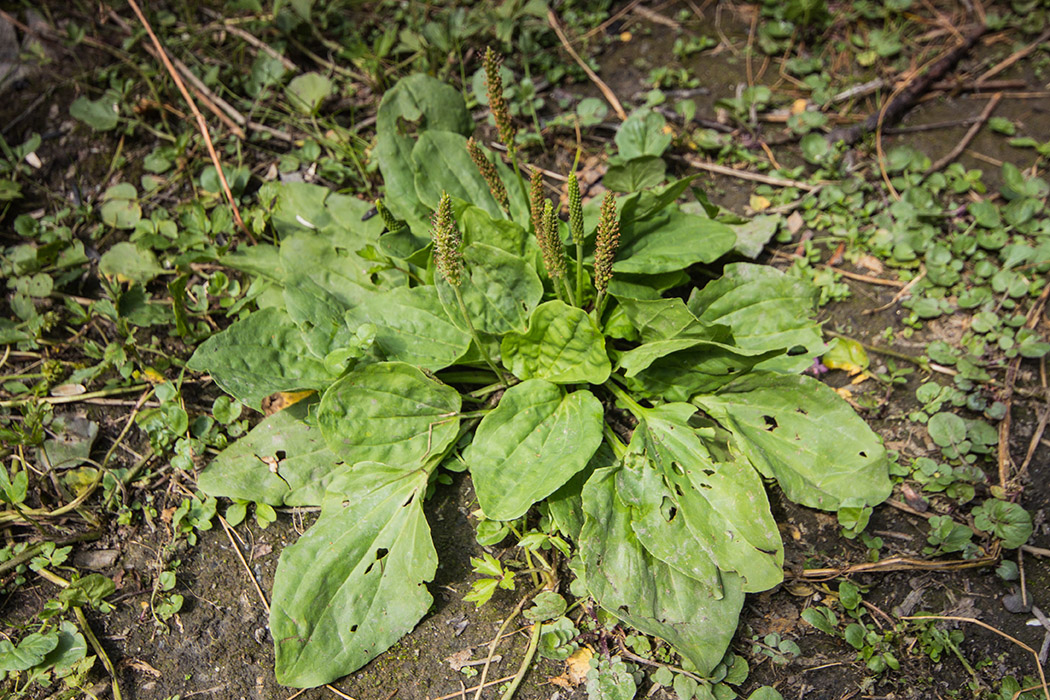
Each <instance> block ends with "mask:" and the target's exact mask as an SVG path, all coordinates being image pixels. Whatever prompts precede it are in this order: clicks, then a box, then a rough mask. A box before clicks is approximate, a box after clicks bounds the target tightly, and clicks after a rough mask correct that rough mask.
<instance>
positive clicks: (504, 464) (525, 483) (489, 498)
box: [463, 379, 602, 520]
mask: <svg viewBox="0 0 1050 700" xmlns="http://www.w3.org/2000/svg"><path fill="white" fill-rule="evenodd" d="M601 440H602V405H601V402H599V401H598V399H596V398H595V397H594V395H593V394H591V392H589V391H577V392H574V393H572V394H566V393H565V392H564V391H563V390H562V389H561V387H558V386H556V385H554V384H551V383H550V382H546V381H544V380H542V379H529V380H527V381H524V382H522V383H521V384H518V385H516V386H513V387H511V388H510V389H508V390H507V392H506V393H505V394H504V395H503V398H502V399H500V402H499V406H497V407H496V408H495V409H493V411H492V412H491V413H489V414H488V415H487V416H485V417H484V418H483V419H482V420H481V423H480V424H479V425H478V429H477V432H476V433H475V435H474V442H473V443H471V445H470V447H469V448H467V450H466V451H465V452H464V455H463V458H464V460H465V461H466V463H467V464H468V465H470V473H471V475H472V477H473V479H474V488H475V489H476V490H477V494H478V502H479V503H480V504H481V509H482V510H483V511H484V513H485V516H486V517H487V518H491V519H493V520H513V519H514V518H518V517H521V516H522V515H524V514H525V511H527V510H528V509H529V507H530V506H531V505H532V504H533V503H535V502H536V501H539V500H540V499H543V498H546V497H547V496H549V495H550V494H552V493H553V492H554V491H555V490H556V489H557V488H558V487H559V486H561V485H562V484H564V483H565V482H566V481H568V480H569V478H570V477H572V475H573V474H575V473H576V472H578V471H580V470H581V469H583V468H584V467H585V466H587V462H588V460H590V458H591V455H592V454H594V451H595V450H596V449H598V445H599V444H600V443H601Z"/></svg>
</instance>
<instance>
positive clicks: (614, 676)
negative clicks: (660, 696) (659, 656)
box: [587, 656, 638, 700]
mask: <svg viewBox="0 0 1050 700" xmlns="http://www.w3.org/2000/svg"><path fill="white" fill-rule="evenodd" d="M591 664H592V666H591V670H589V671H587V700H633V698H634V695H635V693H636V692H637V690H638V687H637V685H636V684H635V682H634V676H633V675H631V672H630V671H628V670H627V664H625V663H624V662H623V661H622V660H621V659H620V657H619V656H613V657H612V658H610V659H605V658H603V657H598V660H597V661H592V662H591Z"/></svg>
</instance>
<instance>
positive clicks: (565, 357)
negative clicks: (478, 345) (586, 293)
mask: <svg viewBox="0 0 1050 700" xmlns="http://www.w3.org/2000/svg"><path fill="white" fill-rule="evenodd" d="M500 352H501V353H502V356H503V364H504V366H506V367H507V369H509V370H510V371H511V372H513V373H514V376H516V377H517V378H518V379H546V380H547V381H549V382H553V383H555V384H579V383H582V382H588V383H590V384H601V383H602V382H604V381H605V380H606V379H608V378H609V372H610V371H611V369H612V366H611V364H610V362H609V356H608V354H606V352H605V338H604V336H603V335H602V332H601V331H600V330H598V327H597V326H596V325H595V324H594V321H593V320H592V319H591V317H590V315H588V314H587V312H586V311H584V310H583V309H578V308H576V307H574V306H569V305H568V304H566V303H564V302H561V301H557V300H555V301H548V302H546V303H544V304H540V305H539V306H537V307H536V310H535V311H533V312H532V318H531V319H530V320H529V328H528V330H527V331H526V332H525V333H514V332H511V333H507V334H506V335H505V336H504V337H503V341H502V343H501V344H500Z"/></svg>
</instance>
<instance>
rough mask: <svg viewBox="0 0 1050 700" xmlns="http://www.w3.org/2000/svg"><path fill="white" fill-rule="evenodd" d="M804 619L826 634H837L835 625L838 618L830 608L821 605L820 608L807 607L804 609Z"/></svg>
mask: <svg viewBox="0 0 1050 700" xmlns="http://www.w3.org/2000/svg"><path fill="white" fill-rule="evenodd" d="M802 619H803V620H805V621H806V622H808V623H809V624H811V625H813V626H814V627H816V628H817V629H818V630H820V631H821V632H823V633H824V634H830V635H831V636H833V637H834V636H835V626H836V625H837V624H838V619H837V618H836V617H835V613H833V612H832V611H831V610H830V609H829V608H826V607H824V606H820V607H818V608H806V609H805V610H803V611H802Z"/></svg>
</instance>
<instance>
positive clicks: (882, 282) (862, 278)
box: [772, 250, 907, 288]
mask: <svg viewBox="0 0 1050 700" xmlns="http://www.w3.org/2000/svg"><path fill="white" fill-rule="evenodd" d="M772 253H773V256H774V257H778V258H787V259H789V260H797V259H800V258H804V257H805V256H804V255H796V254H794V253H785V252H783V251H780V250H774V251H772ZM819 267H821V268H823V269H826V270H831V271H833V272H837V273H838V274H840V275H842V276H843V277H848V278H849V279H851V280H857V281H858V282H867V283H868V284H875V285H878V286H880V287H898V288H899V287H906V286H907V284H906V283H904V282H901V281H900V280H886V279H882V278H881V277H872V276H871V275H862V274H860V273H859V272H850V271H849V270H843V269H842V268H841V267H835V266H834V265H828V264H827V263H821V264H820V265H819Z"/></svg>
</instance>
